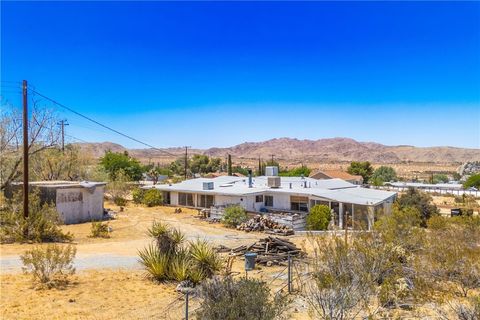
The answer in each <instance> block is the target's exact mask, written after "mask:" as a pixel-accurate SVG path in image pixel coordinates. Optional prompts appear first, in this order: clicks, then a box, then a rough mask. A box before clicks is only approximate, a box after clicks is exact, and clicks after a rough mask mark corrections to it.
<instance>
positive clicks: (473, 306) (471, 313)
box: [454, 295, 480, 320]
mask: <svg viewBox="0 0 480 320" xmlns="http://www.w3.org/2000/svg"><path fill="white" fill-rule="evenodd" d="M454 309H455V314H456V316H457V318H458V320H478V319H480V295H478V296H476V297H474V298H472V299H471V301H470V304H469V305H467V304H460V305H457V306H456V307H455V308H454Z"/></svg>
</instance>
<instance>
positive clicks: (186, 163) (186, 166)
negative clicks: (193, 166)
mask: <svg viewBox="0 0 480 320" xmlns="http://www.w3.org/2000/svg"><path fill="white" fill-rule="evenodd" d="M188 148H190V147H189V146H185V180H187V169H188Z"/></svg>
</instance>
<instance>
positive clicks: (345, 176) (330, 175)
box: [310, 170, 363, 185]
mask: <svg viewBox="0 0 480 320" xmlns="http://www.w3.org/2000/svg"><path fill="white" fill-rule="evenodd" d="M310 178H312V179H317V180H322V179H342V180H345V181H348V182H350V183H352V184H355V185H362V184H363V177H362V176H357V175H352V174H350V173H348V172H345V171H340V170H323V171H316V172H313V173H312V174H311V175H310Z"/></svg>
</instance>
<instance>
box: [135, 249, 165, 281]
mask: <svg viewBox="0 0 480 320" xmlns="http://www.w3.org/2000/svg"><path fill="white" fill-rule="evenodd" d="M138 256H139V257H140V263H141V264H142V265H143V266H144V267H145V269H146V271H147V272H148V273H149V275H150V276H151V277H152V278H154V279H155V280H157V281H163V280H167V279H168V276H169V266H170V257H169V256H168V255H167V254H165V253H162V252H160V251H159V250H158V248H157V246H155V245H153V244H150V245H149V246H148V247H146V248H145V249H143V250H139V251H138Z"/></svg>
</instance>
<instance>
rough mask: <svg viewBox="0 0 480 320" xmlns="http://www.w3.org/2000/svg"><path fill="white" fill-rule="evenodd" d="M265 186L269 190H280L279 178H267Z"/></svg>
mask: <svg viewBox="0 0 480 320" xmlns="http://www.w3.org/2000/svg"><path fill="white" fill-rule="evenodd" d="M267 185H268V187H270V188H280V177H267Z"/></svg>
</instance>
